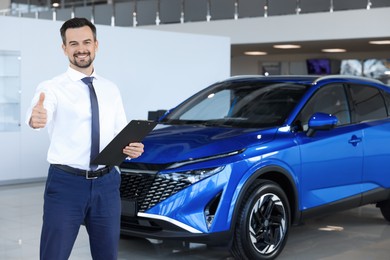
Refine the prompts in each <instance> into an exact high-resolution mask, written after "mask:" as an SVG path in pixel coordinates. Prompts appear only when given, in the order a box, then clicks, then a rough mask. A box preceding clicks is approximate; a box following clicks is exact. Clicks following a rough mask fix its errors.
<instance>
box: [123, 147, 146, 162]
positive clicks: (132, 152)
mask: <svg viewBox="0 0 390 260" xmlns="http://www.w3.org/2000/svg"><path fill="white" fill-rule="evenodd" d="M143 152H144V145H143V144H142V143H130V144H129V145H128V146H126V147H125V148H123V153H124V154H126V155H127V156H129V157H130V158H131V159H135V158H137V157H140V156H141V154H142V153H143Z"/></svg>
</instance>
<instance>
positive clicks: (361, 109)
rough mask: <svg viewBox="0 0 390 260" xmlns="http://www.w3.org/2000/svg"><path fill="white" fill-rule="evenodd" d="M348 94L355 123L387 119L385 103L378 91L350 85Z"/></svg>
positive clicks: (367, 87)
mask: <svg viewBox="0 0 390 260" xmlns="http://www.w3.org/2000/svg"><path fill="white" fill-rule="evenodd" d="M350 92H351V97H352V103H353V111H354V113H353V117H354V119H353V121H354V122H355V123H359V122H362V121H368V120H375V119H381V118H385V117H387V111H386V106H385V101H384V99H383V96H382V94H381V93H380V91H379V89H376V88H373V87H369V86H363V85H352V86H351V87H350Z"/></svg>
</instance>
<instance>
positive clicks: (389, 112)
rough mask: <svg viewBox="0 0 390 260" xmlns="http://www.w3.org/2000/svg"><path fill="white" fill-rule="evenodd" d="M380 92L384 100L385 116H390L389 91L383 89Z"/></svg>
mask: <svg viewBox="0 0 390 260" xmlns="http://www.w3.org/2000/svg"><path fill="white" fill-rule="evenodd" d="M382 93H383V96H384V97H385V100H386V106H387V116H390V93H389V92H385V91H383V92H382Z"/></svg>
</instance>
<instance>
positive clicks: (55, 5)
mask: <svg viewBox="0 0 390 260" xmlns="http://www.w3.org/2000/svg"><path fill="white" fill-rule="evenodd" d="M52 6H53V7H55V8H57V7H60V3H57V2H55V3H53V4H52Z"/></svg>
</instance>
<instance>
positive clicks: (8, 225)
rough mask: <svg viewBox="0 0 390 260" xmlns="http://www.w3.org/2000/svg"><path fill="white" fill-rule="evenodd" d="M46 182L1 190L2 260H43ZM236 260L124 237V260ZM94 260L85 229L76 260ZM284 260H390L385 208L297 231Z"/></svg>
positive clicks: (220, 252) (220, 251)
mask: <svg viewBox="0 0 390 260" xmlns="http://www.w3.org/2000/svg"><path fill="white" fill-rule="evenodd" d="M43 187H44V183H42V182H39V183H31V184H18V185H3V186H0V259H2V260H16V259H17V260H32V259H38V248H39V235H40V226H41V218H42V217H41V215H42V194H43ZM183 258H186V259H187V260H191V259H211V260H212V259H219V260H222V259H224V260H228V259H229V260H231V259H233V258H232V257H231V256H230V255H229V253H228V250H227V249H226V248H207V247H206V246H204V245H200V244H190V246H189V247H187V248H184V247H182V246H179V245H177V244H175V243H159V242H158V241H149V240H146V239H136V238H122V239H121V241H120V246H119V260H124V259H150V260H152V259H183ZM70 259H71V260H86V259H91V257H90V253H89V248H88V238H87V235H86V232H85V229H84V228H81V230H80V233H79V236H78V239H77V241H76V244H75V246H74V249H73V253H72V255H71V257H70ZM278 259H300V260H301V259H337V260H339V259H343V260H348V259H351V260H360V259H362V260H363V259H364V260H367V259H378V260H379V259H381V260H382V259H390V225H389V224H388V223H387V222H385V221H384V219H383V218H382V215H381V213H380V211H379V209H377V208H375V207H374V206H365V207H361V208H358V209H353V210H349V211H344V212H340V213H337V214H333V215H330V216H327V217H322V218H316V219H312V220H310V221H307V222H306V224H305V225H302V226H297V227H293V228H292V229H291V232H290V237H289V240H288V242H287V245H286V247H285V249H284V251H283V252H282V254H281V255H280V256H279V258H278Z"/></svg>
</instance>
